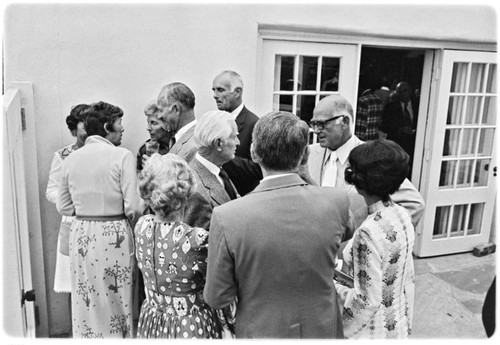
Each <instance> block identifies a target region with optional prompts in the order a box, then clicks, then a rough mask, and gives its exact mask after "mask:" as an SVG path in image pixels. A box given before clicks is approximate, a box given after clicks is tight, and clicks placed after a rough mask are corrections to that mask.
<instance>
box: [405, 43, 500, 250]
mask: <svg viewBox="0 0 500 345" xmlns="http://www.w3.org/2000/svg"><path fill="white" fill-rule="evenodd" d="M496 58H497V57H496V54H495V53H487V52H468V51H446V50H445V51H443V54H442V60H441V64H440V68H438V69H437V70H438V71H439V70H440V74H441V76H440V77H439V78H438V79H437V80H436V81H435V87H436V91H437V95H436V97H434V100H433V102H434V104H432V105H431V107H430V109H431V110H430V111H431V112H433V113H431V115H430V116H429V121H428V124H427V126H428V127H427V131H426V133H427V135H430V140H428V144H427V147H426V154H425V157H424V162H423V174H422V175H423V180H422V184H421V191H422V194H423V195H424V198H425V200H426V203H427V205H426V210H425V214H424V216H423V218H422V220H421V222H420V224H419V227H418V228H417V235H418V236H417V242H416V246H415V250H414V252H415V254H416V255H418V256H421V257H425V256H434V255H443V254H451V253H458V252H467V251H472V250H473V248H474V247H475V246H477V245H479V244H484V243H487V242H488V240H489V236H490V230H491V224H492V219H493V215H494V205H495V198H496V178H497V177H496V175H497V167H496V164H497V161H496V137H497V135H496V128H497V123H498V122H497V121H498V120H497V107H496V104H497V86H496V82H497V66H496Z"/></svg>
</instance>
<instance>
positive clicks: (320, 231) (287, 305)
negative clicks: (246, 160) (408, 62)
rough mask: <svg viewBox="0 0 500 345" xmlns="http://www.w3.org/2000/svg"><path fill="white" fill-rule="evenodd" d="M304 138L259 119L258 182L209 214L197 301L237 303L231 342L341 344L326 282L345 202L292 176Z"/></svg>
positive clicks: (282, 116) (297, 126) (289, 125)
mask: <svg viewBox="0 0 500 345" xmlns="http://www.w3.org/2000/svg"><path fill="white" fill-rule="evenodd" d="M308 135H309V130H308V127H307V125H306V124H305V122H303V121H301V120H300V119H299V118H298V117H296V116H295V115H293V114H291V113H287V112H275V113H270V114H268V115H266V116H263V117H262V118H261V119H259V121H258V122H257V124H256V125H255V128H254V132H253V143H252V149H251V154H252V158H253V160H254V161H256V162H257V163H258V164H259V165H260V167H261V168H262V172H263V175H264V179H263V180H262V182H261V183H260V184H259V185H258V186H257V187H256V189H255V190H254V191H253V192H251V193H249V194H247V195H246V196H244V197H242V198H239V199H236V200H233V201H230V202H228V203H226V204H224V205H221V206H218V207H216V208H215V209H214V211H213V213H212V220H211V225H210V239H209V248H210V249H209V253H208V269H207V281H206V285H205V290H204V297H205V301H206V302H207V303H208V304H209V305H211V306H212V307H214V308H224V307H226V306H228V305H229V304H230V303H232V302H233V301H234V300H235V299H236V297H238V298H237V317H236V327H235V329H236V337H237V338H343V331H342V320H341V316H340V312H339V307H338V304H337V293H336V291H335V287H334V284H333V276H334V261H335V256H336V254H337V250H338V248H339V244H340V239H341V237H342V234H343V232H344V230H345V228H346V226H347V223H348V217H349V215H348V209H349V199H348V197H347V194H346V193H345V192H343V191H338V190H335V189H333V188H322V187H318V186H310V185H308V184H306V183H305V182H304V181H303V180H302V179H301V178H300V177H299V175H298V174H297V171H298V168H299V164H301V162H303V158H304V155H306V154H307V142H308ZM271 148H272V149H271ZM319 200H321V202H319Z"/></svg>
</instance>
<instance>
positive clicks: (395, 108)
mask: <svg viewBox="0 0 500 345" xmlns="http://www.w3.org/2000/svg"><path fill="white" fill-rule="evenodd" d="M411 108H412V112H413V119H412V121H407V120H406V119H405V117H404V113H403V107H402V106H401V101H400V100H399V99H397V100H394V101H392V102H389V103H387V105H386V106H385V107H384V110H383V112H382V123H381V124H380V130H381V131H382V132H384V133H386V134H387V139H389V140H392V141H395V142H397V143H398V144H399V145H401V147H402V148H403V149H404V150H405V151H406V152H407V153H408V154H409V155H410V157H413V151H414V149H415V133H412V132H411V131H412V130H415V129H416V128H417V122H418V101H417V100H413V99H412V100H411ZM403 128H406V131H404V130H403V131H402V129H403Z"/></svg>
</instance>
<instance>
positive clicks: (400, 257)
mask: <svg viewBox="0 0 500 345" xmlns="http://www.w3.org/2000/svg"><path fill="white" fill-rule="evenodd" d="M408 161H409V157H408V154H407V153H406V152H405V151H404V150H403V149H402V148H401V147H400V146H399V145H398V144H396V143H395V142H393V141H390V140H385V139H377V140H373V141H369V142H367V143H365V144H362V145H359V146H357V147H355V148H353V149H352V151H351V153H350V154H349V164H350V166H349V167H348V168H347V169H346V170H345V179H346V181H347V183H350V184H352V185H354V186H355V188H356V189H357V190H358V192H359V194H360V195H361V196H362V197H363V198H364V199H365V201H366V204H367V205H368V213H369V215H368V218H367V219H366V220H365V221H364V222H363V223H362V224H361V226H360V227H359V228H358V229H357V230H356V232H355V233H354V236H353V238H352V239H350V240H349V241H348V242H347V245H346V246H345V248H344V250H343V258H344V264H346V265H347V267H348V272H349V273H350V275H351V276H352V277H353V280H354V282H353V286H352V287H349V286H346V285H343V284H342V283H340V282H337V281H335V285H336V288H337V292H338V294H339V299H340V300H341V303H343V308H342V320H343V325H344V333H345V335H346V337H347V338H384V339H401V338H408V336H409V335H410V333H411V327H412V318H413V307H414V294H415V293H414V290H415V275H414V269H413V257H412V250H413V243H414V241H415V235H414V228H413V225H412V224H411V217H410V214H409V213H408V211H407V210H406V209H405V208H403V207H401V206H399V205H397V204H395V203H393V202H392V200H391V197H390V196H391V194H393V193H394V192H395V191H396V190H397V189H398V188H399V186H400V185H401V183H402V182H403V181H404V179H405V177H406V174H407V173H408Z"/></svg>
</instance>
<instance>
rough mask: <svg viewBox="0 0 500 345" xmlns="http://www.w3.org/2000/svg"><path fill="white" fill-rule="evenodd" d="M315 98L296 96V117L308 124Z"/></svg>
mask: <svg viewBox="0 0 500 345" xmlns="http://www.w3.org/2000/svg"><path fill="white" fill-rule="evenodd" d="M315 99H316V97H315V96H302V95H299V96H297V114H296V115H297V116H298V117H300V118H301V119H302V120H304V121H306V122H309V120H311V118H312V113H313V110H314V105H315Z"/></svg>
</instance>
